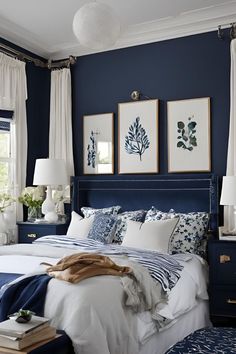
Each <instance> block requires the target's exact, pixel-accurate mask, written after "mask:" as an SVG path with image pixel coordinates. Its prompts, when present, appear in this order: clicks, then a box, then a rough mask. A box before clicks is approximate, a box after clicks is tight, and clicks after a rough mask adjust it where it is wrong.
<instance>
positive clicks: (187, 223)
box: [145, 207, 209, 257]
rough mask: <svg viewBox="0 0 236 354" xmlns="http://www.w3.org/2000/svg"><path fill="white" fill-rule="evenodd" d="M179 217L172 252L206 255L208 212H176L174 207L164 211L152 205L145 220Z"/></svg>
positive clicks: (172, 238)
mask: <svg viewBox="0 0 236 354" xmlns="http://www.w3.org/2000/svg"><path fill="white" fill-rule="evenodd" d="M175 217H179V222H178V225H177V227H176V229H175V231H174V233H173V235H172V237H171V240H170V249H169V251H170V253H185V252H188V253H194V254H198V255H200V256H201V257H205V246H206V232H207V228H208V223H209V214H208V213H206V212H192V213H176V212H175V211H174V210H173V209H171V210H170V211H169V212H167V213H166V212H162V211H160V210H157V209H156V208H155V207H152V208H151V209H150V210H148V212H147V215H146V218H145V222H152V221H154V220H166V219H171V218H175Z"/></svg>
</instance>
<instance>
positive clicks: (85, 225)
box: [66, 211, 94, 238]
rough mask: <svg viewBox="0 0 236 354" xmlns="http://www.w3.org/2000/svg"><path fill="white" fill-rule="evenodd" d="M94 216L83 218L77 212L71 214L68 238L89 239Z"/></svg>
mask: <svg viewBox="0 0 236 354" xmlns="http://www.w3.org/2000/svg"><path fill="white" fill-rule="evenodd" d="M93 219H94V216H91V217H90V218H83V217H82V216H80V215H79V214H77V213H76V212H75V211H72V213H71V222H70V225H69V227H68V230H67V233H66V234H67V236H71V237H75V238H87V237H88V233H89V230H90V229H91V227H92V224H93Z"/></svg>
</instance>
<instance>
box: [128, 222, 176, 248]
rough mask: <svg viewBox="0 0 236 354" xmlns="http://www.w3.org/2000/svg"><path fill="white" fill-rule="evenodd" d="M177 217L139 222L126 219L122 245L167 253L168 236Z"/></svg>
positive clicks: (174, 225)
mask: <svg viewBox="0 0 236 354" xmlns="http://www.w3.org/2000/svg"><path fill="white" fill-rule="evenodd" d="M178 220H179V219H178V218H173V219H169V220H158V221H153V222H148V223H147V222H146V223H141V222H137V221H132V220H127V231H126V234H125V236H124V240H123V242H122V246H127V247H136V248H142V249H149V250H153V251H159V252H162V253H168V249H169V241H170V237H171V235H172V233H173V231H174V229H175V227H176V225H177V223H178Z"/></svg>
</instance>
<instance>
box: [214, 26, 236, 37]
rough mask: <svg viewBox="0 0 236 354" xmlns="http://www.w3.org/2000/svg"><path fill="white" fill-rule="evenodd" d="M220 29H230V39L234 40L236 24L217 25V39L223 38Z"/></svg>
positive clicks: (222, 32)
mask: <svg viewBox="0 0 236 354" xmlns="http://www.w3.org/2000/svg"><path fill="white" fill-rule="evenodd" d="M222 27H224V28H228V27H230V31H229V37H230V39H234V38H236V22H231V23H224V24H221V25H219V26H218V30H217V36H218V38H219V39H223V38H224V31H223V28H222Z"/></svg>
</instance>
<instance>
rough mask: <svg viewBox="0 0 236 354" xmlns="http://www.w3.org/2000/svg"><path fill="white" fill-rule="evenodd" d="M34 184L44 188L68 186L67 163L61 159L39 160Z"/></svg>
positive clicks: (36, 164)
mask: <svg viewBox="0 0 236 354" xmlns="http://www.w3.org/2000/svg"><path fill="white" fill-rule="evenodd" d="M33 184H34V185H42V186H54V185H55V186H58V185H66V184H67V173H66V164H65V161H64V160H61V159H37V160H36V163H35V169H34V180H33Z"/></svg>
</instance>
